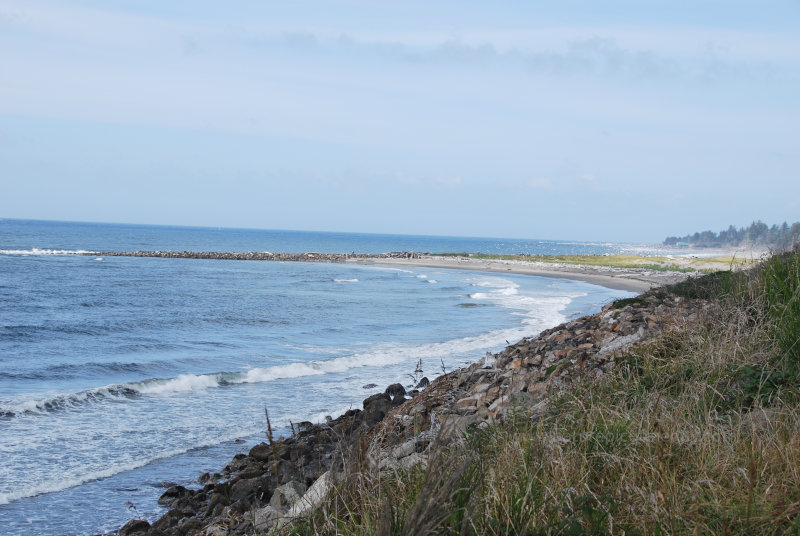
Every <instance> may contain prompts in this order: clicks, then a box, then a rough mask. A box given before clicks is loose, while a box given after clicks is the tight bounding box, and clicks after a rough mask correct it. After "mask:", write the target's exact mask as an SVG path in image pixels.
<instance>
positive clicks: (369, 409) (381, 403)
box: [364, 386, 402, 427]
mask: <svg viewBox="0 0 800 536" xmlns="http://www.w3.org/2000/svg"><path fill="white" fill-rule="evenodd" d="M401 387H402V386H401ZM390 409H392V399H391V398H390V397H389V395H387V394H386V393H378V394H376V395H372V396H370V397H368V398H366V399H364V422H365V423H366V425H367V426H368V427H373V426H375V425H376V424H378V423H379V422H381V420H383V418H384V417H385V416H386V413H388V412H389V410H390Z"/></svg>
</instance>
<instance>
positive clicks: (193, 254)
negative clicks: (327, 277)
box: [80, 251, 428, 262]
mask: <svg viewBox="0 0 800 536" xmlns="http://www.w3.org/2000/svg"><path fill="white" fill-rule="evenodd" d="M80 254H81V255H84V256H91V257H155V258H162V259H210V260H226V261H285V262H347V261H350V260H358V259H375V258H383V259H419V258H421V257H423V256H426V255H428V254H427V253H416V252H413V251H393V252H391V253H378V254H374V253H317V252H306V253H272V252H269V251H245V252H235V251H85V252H81V253H80Z"/></svg>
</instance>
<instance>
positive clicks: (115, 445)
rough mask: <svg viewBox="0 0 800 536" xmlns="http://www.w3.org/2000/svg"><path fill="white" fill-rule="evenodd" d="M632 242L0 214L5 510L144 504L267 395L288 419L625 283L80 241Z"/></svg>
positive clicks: (222, 444) (349, 400)
mask: <svg viewBox="0 0 800 536" xmlns="http://www.w3.org/2000/svg"><path fill="white" fill-rule="evenodd" d="M625 247H626V246H618V245H613V244H585V243H576V242H556V241H546V240H505V239H490V238H460V237H459V238H452V237H421V236H420V237H417V236H398V235H370V234H346V233H314V232H298V231H259V230H237V229H216V228H209V229H199V228H185V227H158V226H136V225H110V224H83V223H63V222H39V221H21V220H0V459H1V460H2V463H0V527H2V530H3V532H4V533H7V534H32V535H51V534H70V535H72V534H97V533H103V532H107V531H111V530H114V529H117V528H119V527H120V526H121V525H122V524H124V523H125V522H126V521H127V520H129V519H131V518H133V517H136V516H143V517H145V518H147V519H149V520H151V521H153V520H154V519H156V518H157V517H158V516H159V515H160V514H162V513H163V512H164V509H163V508H162V507H160V506H159V505H158V504H157V502H156V500H157V498H158V497H159V495H160V494H161V493H163V491H164V489H165V486H169V485H172V484H174V483H178V484H182V485H185V486H198V483H197V482H196V479H197V477H198V476H199V475H200V474H201V473H202V472H204V471H210V472H215V471H219V470H220V469H221V468H222V467H223V466H224V465H225V463H227V462H228V461H229V460H230V459H231V458H232V457H233V455H234V454H236V453H238V452H246V451H247V450H249V448H250V447H251V446H252V445H254V444H255V443H257V442H260V441H262V440H264V438H265V428H266V423H265V417H264V410H265V408H267V409H268V410H269V414H270V418H271V421H272V424H273V426H274V427H275V428H276V429H277V430H276V433H278V434H281V433H282V434H288V432H289V426H290V422H295V423H296V422H300V421H307V420H308V421H313V422H319V421H324V419H325V417H326V416H329V415H330V416H337V415H338V414H340V413H342V412H344V411H345V410H347V409H350V408H360V407H361V401H362V400H363V399H364V398H366V397H367V396H369V395H371V394H374V393H376V392H380V391H382V390H383V389H384V388H385V387H386V386H387V385H388V384H391V383H395V382H400V383H402V384H404V385H407V386H410V385H412V384H413V383H414V382H415V381H416V380H418V379H419V378H420V377H421V375H425V376H428V377H429V378H431V379H432V378H433V377H435V376H436V375H439V374H441V373H442V372H443V371H449V370H453V369H454V368H456V367H459V366H462V365H465V364H468V363H470V362H473V361H475V360H477V359H479V358H481V357H482V356H483V355H485V353H486V352H487V351H489V352H495V351H499V350H500V349H502V348H503V347H504V346H506V344H507V343H508V342H512V343H513V342H515V341H517V340H519V339H520V338H522V337H525V336H533V335H536V334H537V333H539V332H540V331H541V330H543V329H546V328H548V327H551V326H553V325H556V324H558V323H560V322H563V321H565V320H567V319H569V318H572V317H575V316H579V315H583V314H588V313H592V312H595V311H597V310H598V309H599V308H600V307H601V306H602V305H603V304H605V303H607V302H609V301H610V300H612V299H614V298H619V297H624V296H629V295H630V293H627V292H624V291H619V290H609V289H606V288H603V287H598V286H594V285H590V284H587V283H582V282H576V281H570V280H565V279H555V278H540V277H533V276H521V275H510V274H509V275H506V274H502V275H497V274H488V273H479V272H469V271H460V270H444V269H428V268H424V269H423V268H418V269H416V268H402V269H400V268H392V267H385V266H381V267H378V266H363V265H343V264H315V263H297V262H287V263H281V262H259V261H215V260H193V259H160V258H130V257H103V256H96V255H89V256H85V255H77V254H75V253H76V252H89V251H111V250H117V251H122V250H167V249H169V250H198V251H273V252H304V251H320V252H356V253H383V252H388V251H405V250H415V251H430V252H461V251H470V252H473V251H474V252H477V251H481V252H485V253H532V254H537V253H544V254H555V253H613V252H617V251H620V250H622V249H624V248H625ZM418 365H419V368H421V370H422V373H420V372H419V371H418ZM134 508H135V510H134Z"/></svg>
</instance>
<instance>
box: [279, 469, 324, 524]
mask: <svg viewBox="0 0 800 536" xmlns="http://www.w3.org/2000/svg"><path fill="white" fill-rule="evenodd" d="M332 488H333V475H332V474H331V472H330V471H327V472H325V473H324V474H323V475H322V476H321V477H319V478H318V479H317V480H316V482H314V484H313V485H312V486H311V487H310V488H308V491H306V492H305V494H304V495H303V496H302V497H301V498H300V500H299V501H297V502H296V503H295V504H294V506H292V507H291V508H290V509H289V512H288V513H287V514H286V516H287V517H289V518H295V517H301V516H304V515H305V514H307V513H308V512H309V511H310V510H311V509H312V508H316V507H317V506H319V505H320V504H322V501H323V500H324V499H325V498H326V497H327V496H328V493H330V491H331V489H332Z"/></svg>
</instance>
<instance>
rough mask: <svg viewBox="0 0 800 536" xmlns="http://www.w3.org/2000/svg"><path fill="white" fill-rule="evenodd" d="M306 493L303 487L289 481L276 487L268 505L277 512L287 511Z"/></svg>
mask: <svg viewBox="0 0 800 536" xmlns="http://www.w3.org/2000/svg"><path fill="white" fill-rule="evenodd" d="M305 492H306V487H305V485H303V484H301V483H300V482H297V481H296V480H290V481H289V482H287V483H286V484H284V485H282V486H278V487H277V488H276V489H275V492H274V493H273V494H272V499H270V501H269V505H270V506H272V507H273V508H275V509H276V510H278V511H283V510H288V509H289V508H291V507H292V506H293V505H294V504H295V503H296V502H297V501H298V500H299V499H300V498H301V497H302V496H303V494H304V493H305Z"/></svg>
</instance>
